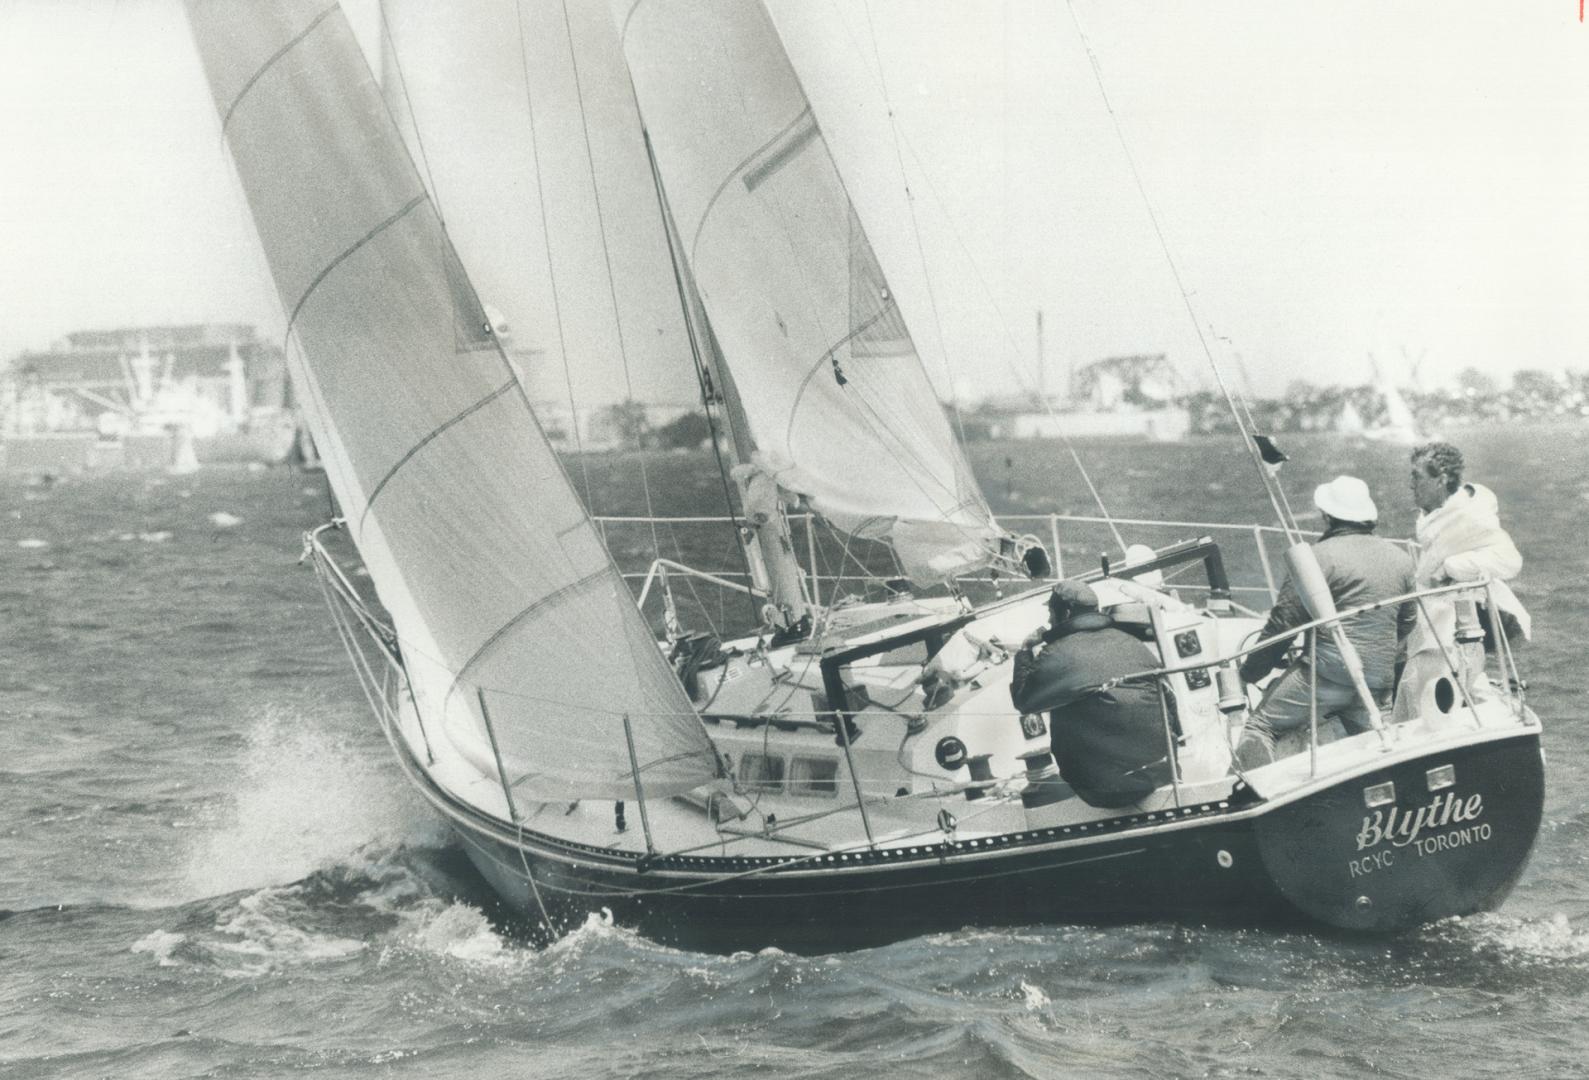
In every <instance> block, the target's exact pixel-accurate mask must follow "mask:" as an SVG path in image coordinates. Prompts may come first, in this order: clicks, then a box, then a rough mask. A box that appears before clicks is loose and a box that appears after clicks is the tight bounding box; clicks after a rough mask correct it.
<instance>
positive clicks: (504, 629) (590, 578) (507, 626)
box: [443, 566, 612, 700]
mask: <svg viewBox="0 0 1589 1080" xmlns="http://www.w3.org/2000/svg"><path fill="white" fill-rule="evenodd" d="M611 573H612V567H611V566H603V567H602V568H601V569H600V570H597V571H595V572H594V573H590V574H586V575H585V576H584V577H582V578H577V579H575V580H574V581H570V582H569V583H568V584H567V585H564V586H563V587H562V588H560V589H553V590H552V591H551V592H549V593H547V594H546V595H545V596H543V597H541V598H540V599H539V600H536V601H535V602H534V603H532V604H530V605H529V606H528V607H526V608H524V610H522V611H520V612H519V613H518V614H517V615H515V616H513V618H511V619H509V620H508V621H507V622H505V623H503V624H502V625H501V626H500V627H498V629H497V631H496V633H494V634H492V635H491V636H490V637H488V638H487V639H486V640H485V641H484V642H483V643H482V644H481V646H480V647H479V648H478V649H476V650H475V651H474V655H473V656H471V657H469V659H467V660H465V661H464V662H463V664H462V666H460V667H459V668H458V673H457V674H456V675H454V676H453V679H452V686H450V687H448V688H447V695H446V696H447V697H451V696H452V693H453V691H455V690H457V689H458V687H459V685H460V684H462V682H463V680H464V676H465V675H466V674H468V672H469V669H470V668H472V667H474V666H475V664H477V663H479V662H480V658H481V657H483V656H485V655H486V653H488V652H490V651H491V649H492V647H493V646H495V645H496V643H497V642H498V641H500V640H502V638H503V637H504V636H505V635H506V634H507V633H508V631H510V630H512V629H513V628H514V627H516V626H518V625H519V624H520V623H522V622H524V621H525V620H526V619H528V618H530V617H531V616H532V615H534V614H535V613H536V612H537V611H540V610H541V609H542V608H544V607H546V606H548V605H549V604H555V603H557V602H558V601H559V600H562V599H563V598H564V597H566V596H568V595H569V594H570V593H574V592H578V591H579V590H581V589H584V588H585V587H586V586H589V585H591V584H594V583H596V582H599V581H601V580H603V579H604V578H606V577H608V575H609V574H611ZM443 700H446V698H443Z"/></svg>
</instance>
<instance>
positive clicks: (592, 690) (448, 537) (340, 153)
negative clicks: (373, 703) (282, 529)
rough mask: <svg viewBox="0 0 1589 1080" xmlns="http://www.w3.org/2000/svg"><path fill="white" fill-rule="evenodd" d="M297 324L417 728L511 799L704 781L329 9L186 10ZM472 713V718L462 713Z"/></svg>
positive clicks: (691, 745)
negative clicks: (472, 750)
mask: <svg viewBox="0 0 1589 1080" xmlns="http://www.w3.org/2000/svg"><path fill="white" fill-rule="evenodd" d="M188 10H189V19H190V23H191V25H192V28H193V33H194V38H195V40H196V42H197V45H198V49H199V53H200V56H201V58H202V60H203V63H204V68H205V71H206V73H207V75H208V77H209V82H210V87H211V90H212V91H213V94H214V97H215V102H216V106H217V109H218V111H219V113H220V116H221V121H222V128H223V131H224V133H225V136H226V139H227V142H228V143H229V144H230V147H231V151H232V157H233V160H234V161H235V163H236V166H237V172H238V174H239V177H240V178H241V180H242V185H243V189H244V192H245V194H246V196H247V200H248V203H249V206H250V209H251V210H252V212H253V217H254V222H255V226H256V228H257V231H258V233H259V237H260V240H261V243H262V246H263V248H264V252H265V256H266V259H267V261H268V263H269V265H270V268H271V272H272V275H273V277H274V279H275V283H276V287H277V290H278V291H279V293H280V295H281V300H282V303H283V305H284V307H285V310H286V312H287V314H288V317H289V336H290V345H291V346H292V347H291V349H290V354H291V357H292V362H293V364H294V370H293V374H294V376H295V378H296V379H297V380H299V383H298V385H299V389H300V390H302V391H304V397H305V399H306V402H307V405H308V406H309V410H310V415H311V424H312V426H313V433H314V436H315V440H316V442H317V444H318V445H319V446H320V447H321V449H322V453H323V455H324V456H325V458H326V464H327V472H328V475H329V476H330V477H331V480H332V483H333V485H334V488H335V490H336V494H337V497H338V499H339V500H340V501H341V504H342V508H343V511H344V514H345V515H346V519H347V522H348V526H349V528H350V530H351V531H352V534H353V537H354V540H355V542H356V543H357V544H358V547H359V551H360V554H361V555H362V556H363V558H364V561H365V564H366V565H367V567H368V568H369V572H370V576H371V578H372V580H373V582H374V584H375V587H376V590H377V592H378V593H379V595H380V597H381V600H382V602H383V603H384V604H385V605H386V606H387V608H388V610H389V612H390V613H391V615H392V617H393V621H394V624H395V626H396V628H397V631H398V635H399V638H400V641H401V648H402V652H403V658H404V663H405V666H406V667H407V669H408V671H409V673H410V676H411V679H412V681H413V685H414V690H415V696H416V702H417V704H418V705H419V707H420V710H421V716H422V718H423V717H424V716H425V714H426V712H427V710H428V711H429V712H430V713H431V717H432V718H433V719H434V717H435V716H436V714H437V712H438V711H440V710H446V712H447V715H448V716H449V717H451V718H453V719H457V718H458V717H460V716H467V717H472V719H473V721H474V730H475V731H481V730H484V729H483V728H482V726H481V717H480V711H481V710H480V706H479V701H480V700H481V699H482V697H483V699H484V701H485V702H486V709H487V711H488V712H489V719H490V730H491V731H494V733H495V737H496V740H497V743H498V745H499V748H500V751H501V755H502V758H503V763H504V769H505V772H506V773H507V775H508V777H509V778H510V779H511V780H512V782H513V784H514V793H515V795H516V796H519V797H521V798H528V799H530V800H551V799H564V798H580V797H614V798H623V797H625V796H632V795H633V793H634V781H633V775H632V770H631V767H630V757H629V750H628V747H627V743H626V739H625V717H626V716H627V717H628V718H629V720H630V722H631V725H632V730H633V735H634V741H635V756H636V760H638V762H639V764H640V770H641V777H642V780H643V783H644V786H645V789H646V791H647V792H648V793H654V794H659V795H661V794H669V793H676V792H680V791H685V790H688V789H690V788H693V787H696V786H699V785H700V784H702V783H704V782H707V781H709V780H711V779H712V778H713V776H714V775H716V772H717V758H716V754H715V752H714V750H713V747H712V745H711V742H710V740H709V738H708V737H707V735H706V732H705V729H704V728H703V727H702V725H701V722H700V719H699V718H698V716H697V715H696V714H695V712H694V710H693V709H692V708H691V707H690V704H689V701H688V699H687V698H686V697H685V695H684V692H683V689H682V687H680V685H679V683H678V680H677V679H676V678H675V676H674V674H673V672H672V670H671V669H670V668H669V667H668V665H667V663H666V662H665V661H664V659H663V657H662V656H661V654H660V652H659V650H658V648H657V644H656V642H655V640H653V638H652V637H651V634H650V632H649V631H648V630H647V628H646V626H645V624H644V621H643V620H642V619H641V617H640V614H639V612H638V611H637V610H636V609H635V607H634V604H633V601H632V600H631V598H630V593H629V589H628V587H627V586H626V585H625V583H624V581H623V579H622V577H621V576H620V575H619V573H618V571H617V569H616V568H615V567H614V566H613V564H612V561H611V559H610V558H609V556H608V554H607V551H606V549H605V547H604V546H603V544H602V541H601V539H600V537H599V536H598V535H597V533H596V530H595V527H594V525H593V524H592V522H591V521H590V519H589V517H588V516H587V515H586V513H585V511H584V508H583V507H582V506H581V505H580V503H579V500H578V498H577V497H576V496H575V494H574V492H573V490H572V489H571V488H570V486H569V484H568V482H567V478H566V477H565V475H564V474H563V471H562V468H561V466H560V464H559V462H558V460H557V458H556V456H555V455H554V453H553V452H552V450H551V448H550V447H549V445H548V444H547V442H546V439H545V437H544V436H543V435H542V433H541V430H540V428H539V427H538V426H537V424H536V423H535V419H534V417H533V415H532V414H531V412H530V409H529V406H528V404H527V401H526V399H525V396H524V393H523V390H522V387H520V385H519V384H518V383H517V381H516V380H515V378H514V375H513V372H512V370H511V368H510V366H509V365H508V363H507V360H506V358H505V357H504V356H503V354H502V351H501V349H500V347H499V346H498V343H497V342H496V341H495V340H494V339H493V337H492V332H491V328H490V326H489V325H488V323H487V320H486V318H485V314H484V312H483V310H482V308H481V305H480V302H479V299H478V298H477V296H476V295H475V293H474V290H473V289H472V287H471V286H470V284H469V281H468V279H467V277H466V276H465V274H464V272H463V268H462V266H461V265H460V264H459V262H458V259H457V257H456V255H455V254H454V252H453V248H452V245H451V243H450V242H449V240H448V238H447V235H446V233H445V232H444V231H443V229H442V227H441V224H440V221H439V220H438V217H437V215H436V212H435V209H434V207H433V205H432V204H431V201H430V199H429V198H428V197H427V195H426V193H425V188H424V185H423V184H422V183H421V181H420V178H419V176H418V175H417V173H416V170H415V168H414V166H413V164H412V162H411V161H410V159H409V157H408V155H407V153H406V152H405V151H404V148H403V143H402V140H401V138H400V136H399V135H398V133H397V131H396V129H395V128H394V126H393V124H392V123H391V121H390V118H389V116H388V114H387V113H386V111H385V109H384V107H383V106H382V103H381V96H380V93H379V91H378V89H377V87H376V85H375V82H374V80H373V78H372V76H371V75H370V72H369V69H368V67H367V66H366V64H365V62H364V60H363V58H362V56H361V54H360V52H359V49H358V46H357V44H356V42H355V41H354V39H353V36H352V33H351V31H350V29H349V27H348V25H347V22H346V20H345V19H344V17H343V15H342V13H341V11H340V10H339V9H338V6H337V4H336V2H335V0H277V2H272V3H269V4H263V3H258V2H257V0H190V3H189V9H188ZM463 710H467V713H465V712H463Z"/></svg>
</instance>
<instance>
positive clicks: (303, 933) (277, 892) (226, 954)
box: [205, 886, 367, 976]
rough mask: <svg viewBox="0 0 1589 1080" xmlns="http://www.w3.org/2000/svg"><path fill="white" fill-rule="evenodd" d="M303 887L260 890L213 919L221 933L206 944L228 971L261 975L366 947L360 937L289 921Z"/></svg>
mask: <svg viewBox="0 0 1589 1080" xmlns="http://www.w3.org/2000/svg"><path fill="white" fill-rule="evenodd" d="M301 892H302V890H301V889H300V888H299V887H297V886H293V887H290V888H286V889H263V890H261V891H259V892H257V893H253V894H251V895H249V896H245V897H243V898H242V899H241V900H239V901H238V902H237V906H236V907H235V908H233V909H232V910H231V912H230V913H223V915H222V916H220V917H218V918H217V919H216V922H215V930H216V932H217V933H218V934H220V935H221V937H220V938H217V939H214V940H211V941H209V942H206V943H205V944H206V947H207V948H208V950H209V951H210V952H211V954H212V955H215V956H216V958H217V959H218V960H221V961H223V964H222V966H223V970H224V971H225V973H226V974H227V975H236V976H249V975H263V974H266V973H267V972H270V971H273V970H275V969H277V968H280V967H283V966H286V965H293V964H312V963H317V962H323V961H327V960H341V959H344V958H345V957H349V956H352V955H354V954H355V953H360V952H363V951H364V949H365V948H366V947H367V945H366V943H365V942H363V941H358V940H356V939H354V938H342V937H336V936H335V935H332V934H317V933H315V932H313V931H310V930H305V929H303V928H302V927H299V926H295V925H293V923H292V921H291V909H292V908H293V907H294V906H295V901H296V899H297V897H298V896H299V895H300V894H301Z"/></svg>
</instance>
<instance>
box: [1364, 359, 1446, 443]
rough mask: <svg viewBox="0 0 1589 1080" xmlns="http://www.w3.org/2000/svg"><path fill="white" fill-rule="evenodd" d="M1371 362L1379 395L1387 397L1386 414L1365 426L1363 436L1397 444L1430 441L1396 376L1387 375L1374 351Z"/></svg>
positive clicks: (1384, 398)
mask: <svg viewBox="0 0 1589 1080" xmlns="http://www.w3.org/2000/svg"><path fill="white" fill-rule="evenodd" d="M1368 361H1369V363H1370V364H1371V365H1373V369H1374V381H1375V383H1376V384H1378V387H1379V392H1380V395H1381V397H1382V398H1383V400H1384V404H1385V416H1384V420H1383V421H1382V422H1381V423H1378V424H1375V425H1374V426H1372V427H1364V428H1363V429H1362V431H1361V434H1362V436H1363V438H1365V439H1372V440H1374V441H1375V442H1385V443H1393V444H1395V445H1397V446H1416V445H1418V444H1419V443H1422V442H1427V441H1428V440H1429V437H1428V436H1427V435H1425V434H1424V433H1423V432H1422V431H1420V430H1419V427H1418V419H1417V417H1415V416H1414V415H1413V412H1412V409H1411V408H1410V407H1409V406H1408V404H1407V399H1406V398H1404V397H1402V395H1401V390H1400V389H1399V388H1398V387H1397V386H1396V381H1395V379H1393V378H1390V377H1389V376H1388V375H1387V374H1386V372H1385V371H1384V369H1383V368H1381V367H1380V365H1379V361H1378V360H1376V359H1375V358H1374V356H1373V355H1372V354H1370V355H1369V358H1368Z"/></svg>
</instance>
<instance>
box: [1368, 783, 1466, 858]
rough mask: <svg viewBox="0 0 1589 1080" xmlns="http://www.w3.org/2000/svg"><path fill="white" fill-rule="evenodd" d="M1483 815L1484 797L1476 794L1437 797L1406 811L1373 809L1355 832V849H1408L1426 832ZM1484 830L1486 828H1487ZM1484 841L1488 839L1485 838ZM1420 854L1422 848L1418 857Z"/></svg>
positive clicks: (1397, 808)
mask: <svg viewBox="0 0 1589 1080" xmlns="http://www.w3.org/2000/svg"><path fill="white" fill-rule="evenodd" d="M1482 813H1484V796H1483V795H1481V794H1478V793H1475V794H1472V795H1469V796H1468V797H1467V798H1466V799H1459V798H1457V794H1456V792H1454V791H1448V792H1446V793H1445V794H1444V795H1436V796H1435V797H1434V798H1433V799H1432V800H1431V801H1430V803H1429V805H1428V806H1420V807H1418V809H1417V810H1414V811H1410V812H1409V811H1406V810H1403V809H1402V808H1401V807H1399V806H1392V807H1391V808H1390V809H1389V810H1375V811H1374V812H1373V813H1372V814H1364V815H1363V827H1362V828H1361V829H1360V830H1358V833H1357V850H1358V851H1366V850H1368V849H1369V848H1372V847H1378V846H1379V845H1380V844H1390V845H1391V846H1392V847H1399V848H1402V847H1407V846H1408V845H1409V844H1415V843H1417V842H1418V839H1419V837H1420V836H1422V835H1423V831H1424V830H1425V829H1440V828H1444V827H1445V826H1447V825H1452V824H1460V823H1462V822H1464V821H1473V820H1474V819H1475V818H1477V817H1478V816H1479V815H1480V814H1482ZM1486 831H1488V827H1487V826H1486ZM1486 839H1487V837H1486ZM1422 853H1423V849H1422V847H1420V848H1419V854H1422Z"/></svg>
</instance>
